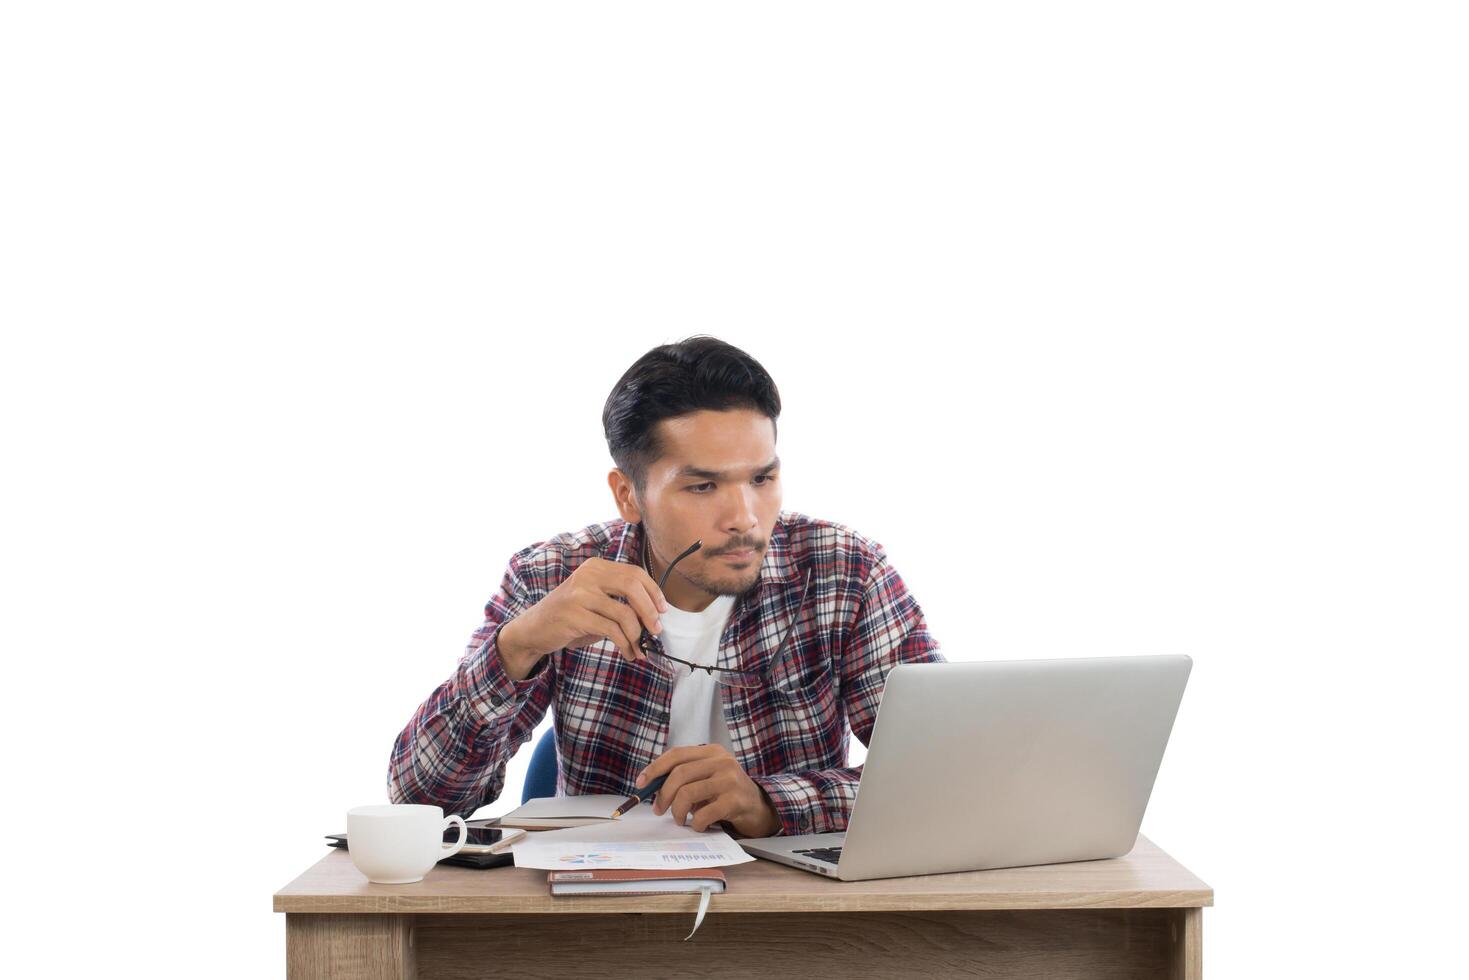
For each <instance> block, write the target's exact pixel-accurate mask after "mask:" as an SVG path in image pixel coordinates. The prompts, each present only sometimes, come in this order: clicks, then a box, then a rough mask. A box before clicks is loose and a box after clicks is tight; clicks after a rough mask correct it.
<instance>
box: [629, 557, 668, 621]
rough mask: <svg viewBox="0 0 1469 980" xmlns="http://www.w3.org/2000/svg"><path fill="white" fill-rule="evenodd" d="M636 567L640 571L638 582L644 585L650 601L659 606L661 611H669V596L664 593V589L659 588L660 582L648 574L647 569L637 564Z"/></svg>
mask: <svg viewBox="0 0 1469 980" xmlns="http://www.w3.org/2000/svg"><path fill="white" fill-rule="evenodd" d="M634 567H635V570H636V571H637V573H638V574H637V581H638V584H640V585H641V586H642V587H643V591H644V592H646V593H647V594H648V599H649V601H651V602H652V603H653V605H655V606H657V607H658V608H659V609H660V610H661V611H663V612H668V597H667V596H665V595H664V594H663V590H662V589H660V588H658V583H657V582H655V581H653V576H651V575H649V574H648V572H647V569H644V568H641V567H637V566H634Z"/></svg>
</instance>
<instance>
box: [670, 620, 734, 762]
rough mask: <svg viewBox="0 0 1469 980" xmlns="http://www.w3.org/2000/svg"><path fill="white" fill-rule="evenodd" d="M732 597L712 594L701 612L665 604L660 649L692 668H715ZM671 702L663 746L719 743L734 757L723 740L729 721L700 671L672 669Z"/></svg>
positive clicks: (710, 678)
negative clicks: (665, 743) (712, 599)
mask: <svg viewBox="0 0 1469 980" xmlns="http://www.w3.org/2000/svg"><path fill="white" fill-rule="evenodd" d="M734 605H735V596H732V595H722V596H718V597H717V598H716V599H715V600H714V601H713V602H711V603H709V605H708V606H707V607H705V609H704V610H703V611H702V612H686V611H684V610H682V609H679V608H678V607H677V606H675V605H673V604H672V603H669V606H668V611H667V612H664V613H659V614H658V618H659V619H661V620H662V621H663V632H661V633H659V634H658V638H659V639H660V640H662V641H663V649H664V650H665V651H667V652H668V653H669V654H671V655H672V656H675V657H677V658H679V659H680V660H687V661H688V662H689V663H694V664H710V665H712V664H715V663H717V662H718V660H719V639H720V637H722V636H723V635H724V628H725V626H727V625H728V624H729V617H730V613H732V612H733V611H734ZM673 667H674V669H675V671H676V673H675V674H674V681H673V703H672V705H671V706H670V707H669V709H668V748H670V749H673V748H678V747H679V746H681V745H705V744H707V745H722V746H724V747H725V748H726V749H728V750H729V751H730V754H731V755H733V754H734V743H733V742H731V741H730V737H729V723H728V722H727V721H725V718H724V703H723V702H722V701H721V700H720V697H719V682H718V681H716V680H715V679H714V677H713V676H712V675H711V674H710V673H709V672H708V671H704V670H695V671H693V672H692V673H691V672H690V671H689V668H687V667H685V666H684V665H683V664H674V665H673Z"/></svg>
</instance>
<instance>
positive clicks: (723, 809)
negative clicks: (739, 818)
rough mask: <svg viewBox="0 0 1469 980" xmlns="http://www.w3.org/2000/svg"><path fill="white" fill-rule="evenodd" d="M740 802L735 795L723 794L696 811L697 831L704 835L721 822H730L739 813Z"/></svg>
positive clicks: (695, 826)
mask: <svg viewBox="0 0 1469 980" xmlns="http://www.w3.org/2000/svg"><path fill="white" fill-rule="evenodd" d="M739 809H740V807H739V800H737V799H736V798H735V796H734V794H733V793H721V794H720V795H719V796H718V797H716V798H715V799H713V800H711V801H709V802H708V803H705V804H704V805H703V806H701V807H697V808H696V809H695V810H694V823H693V827H694V829H695V830H697V831H699V832H700V833H702V832H703V831H706V830H708V829H709V828H710V827H712V826H714V825H715V824H716V823H718V822H719V821H721V820H728V819H729V818H730V817H732V816H734V815H735V814H736V813H738V812H739Z"/></svg>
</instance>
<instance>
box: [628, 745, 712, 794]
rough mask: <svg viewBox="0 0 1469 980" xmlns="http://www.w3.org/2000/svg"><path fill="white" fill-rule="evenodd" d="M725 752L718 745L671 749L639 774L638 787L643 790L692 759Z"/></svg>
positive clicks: (682, 746) (685, 746)
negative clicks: (651, 782)
mask: <svg viewBox="0 0 1469 980" xmlns="http://www.w3.org/2000/svg"><path fill="white" fill-rule="evenodd" d="M711 750H712V751H711ZM723 751H724V749H723V747H722V746H718V745H680V746H679V747H678V748H676V749H669V750H668V751H667V752H664V753H663V754H662V755H660V756H659V757H658V758H656V759H654V760H653V761H652V762H650V763H648V768H646V769H644V770H643V771H642V772H640V773H638V778H637V785H638V786H639V787H640V788H641V787H643V786H646V785H647V784H648V782H649V780H653V779H657V778H658V777H659V776H661V775H663V774H664V773H665V772H670V771H672V770H673V767H674V766H677V765H680V764H682V763H685V762H688V761H690V760H692V759H706V758H709V757H710V756H712V755H717V754H719V753H721V752H723ZM665 785H666V784H665Z"/></svg>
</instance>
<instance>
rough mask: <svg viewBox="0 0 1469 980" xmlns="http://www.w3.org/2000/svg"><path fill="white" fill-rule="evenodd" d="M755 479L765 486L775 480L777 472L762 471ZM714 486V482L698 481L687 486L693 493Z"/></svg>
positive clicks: (701, 491)
mask: <svg viewBox="0 0 1469 980" xmlns="http://www.w3.org/2000/svg"><path fill="white" fill-rule="evenodd" d="M755 480H756V481H757V485H758V486H762V487H763V486H765V484H766V483H771V482H773V481H774V480H775V474H773V473H762V474H760V475H759V476H757V477H755ZM760 481H763V482H760ZM712 486H714V484H712V483H696V484H694V485H693V486H691V487H687V488H686V489H687V490H689V491H690V492H692V493H703V492H704V488H705V487H712Z"/></svg>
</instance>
